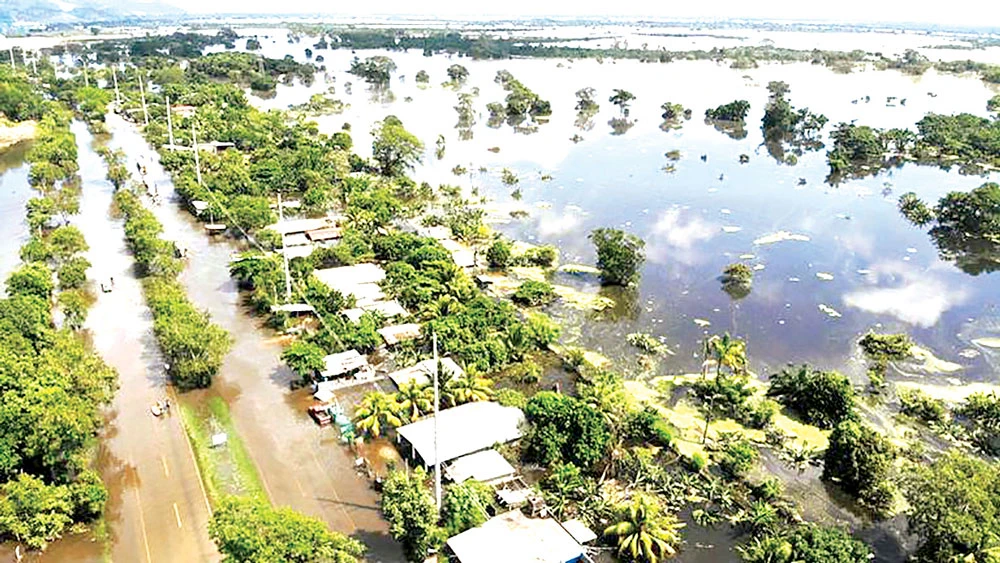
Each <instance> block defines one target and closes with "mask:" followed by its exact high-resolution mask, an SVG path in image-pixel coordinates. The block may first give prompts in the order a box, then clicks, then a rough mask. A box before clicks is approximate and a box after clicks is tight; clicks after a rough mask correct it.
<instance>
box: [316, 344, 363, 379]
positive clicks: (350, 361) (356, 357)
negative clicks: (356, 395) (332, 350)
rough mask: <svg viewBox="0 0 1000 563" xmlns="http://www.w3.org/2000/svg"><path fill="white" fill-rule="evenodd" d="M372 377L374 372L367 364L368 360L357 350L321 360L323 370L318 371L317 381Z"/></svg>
mask: <svg viewBox="0 0 1000 563" xmlns="http://www.w3.org/2000/svg"><path fill="white" fill-rule="evenodd" d="M374 375H375V370H374V369H372V366H371V365H370V364H369V363H368V358H366V357H365V356H363V355H361V353H360V352H358V351H357V350H347V351H346V352H340V353H337V354H330V355H329V356H326V357H325V358H323V369H322V370H320V372H319V374H318V378H317V379H319V380H321V381H329V380H333V379H344V378H354V379H369V378H371V377H372V376H374Z"/></svg>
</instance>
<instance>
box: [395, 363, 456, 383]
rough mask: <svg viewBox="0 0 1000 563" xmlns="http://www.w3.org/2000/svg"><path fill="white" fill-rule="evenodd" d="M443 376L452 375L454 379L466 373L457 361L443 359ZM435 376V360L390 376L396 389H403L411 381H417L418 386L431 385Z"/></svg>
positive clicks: (418, 364) (417, 364)
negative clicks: (432, 377)
mask: <svg viewBox="0 0 1000 563" xmlns="http://www.w3.org/2000/svg"><path fill="white" fill-rule="evenodd" d="M441 374H442V375H444V374H451V376H452V377H462V376H463V375H465V372H464V371H462V368H460V367H458V364H456V363H455V360H453V359H451V358H441ZM432 375H434V359H433V358H431V359H427V360H423V361H420V362H417V363H416V364H415V365H412V366H410V367H408V368H403V369H401V370H398V371H394V372H392V373H390V374H389V379H391V380H392V382H393V383H395V384H396V387H402V386H403V384H404V383H409V382H410V381H416V382H417V384H418V385H424V384H426V383H430V381H431V376H432Z"/></svg>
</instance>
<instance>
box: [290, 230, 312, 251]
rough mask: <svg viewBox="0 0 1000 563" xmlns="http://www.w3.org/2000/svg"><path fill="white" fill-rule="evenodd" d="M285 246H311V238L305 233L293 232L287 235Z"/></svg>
mask: <svg viewBox="0 0 1000 563" xmlns="http://www.w3.org/2000/svg"><path fill="white" fill-rule="evenodd" d="M284 242H285V247H286V248H287V247H289V246H310V244H311V243H310V242H309V238H308V237H306V235H305V233H292V234H290V235H285V241H284Z"/></svg>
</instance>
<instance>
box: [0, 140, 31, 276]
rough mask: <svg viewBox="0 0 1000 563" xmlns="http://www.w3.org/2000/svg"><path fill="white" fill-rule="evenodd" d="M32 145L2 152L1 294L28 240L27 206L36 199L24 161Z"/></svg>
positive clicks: (0, 197) (23, 144)
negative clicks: (25, 206)
mask: <svg viewBox="0 0 1000 563" xmlns="http://www.w3.org/2000/svg"><path fill="white" fill-rule="evenodd" d="M30 146H31V144H30V143H18V144H16V145H14V146H12V147H9V148H6V149H4V150H2V151H0V218H2V220H0V241H3V243H2V244H3V245H4V247H3V248H4V251H3V252H2V253H0V291H2V290H3V289H4V284H5V283H6V281H7V276H8V275H10V273H11V271H13V270H14V268H16V267H17V264H18V263H19V262H20V261H21V258H20V256H19V254H20V253H19V252H18V249H20V248H21V245H22V244H24V243H25V241H27V240H28V235H29V234H30V233H29V232H28V225H27V223H26V222H25V208H24V204H26V203H27V202H28V200H29V199H31V196H32V195H34V192H33V190H32V189H31V186H29V185H28V170H29V169H30V165H29V164H28V163H27V162H26V161H25V159H24V158H25V155H26V154H27V153H28V149H29V148H30Z"/></svg>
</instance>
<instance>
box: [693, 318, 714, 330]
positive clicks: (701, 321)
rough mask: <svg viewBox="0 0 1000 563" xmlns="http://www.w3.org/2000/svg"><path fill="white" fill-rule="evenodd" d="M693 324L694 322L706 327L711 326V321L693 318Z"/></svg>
mask: <svg viewBox="0 0 1000 563" xmlns="http://www.w3.org/2000/svg"><path fill="white" fill-rule="evenodd" d="M694 324H696V325H698V326H700V327H702V328H705V327H708V326H712V322H711V321H706V320H705V319H695V320H694Z"/></svg>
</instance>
